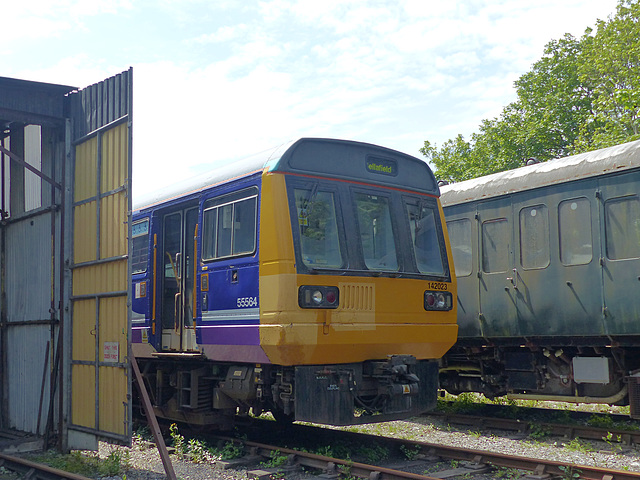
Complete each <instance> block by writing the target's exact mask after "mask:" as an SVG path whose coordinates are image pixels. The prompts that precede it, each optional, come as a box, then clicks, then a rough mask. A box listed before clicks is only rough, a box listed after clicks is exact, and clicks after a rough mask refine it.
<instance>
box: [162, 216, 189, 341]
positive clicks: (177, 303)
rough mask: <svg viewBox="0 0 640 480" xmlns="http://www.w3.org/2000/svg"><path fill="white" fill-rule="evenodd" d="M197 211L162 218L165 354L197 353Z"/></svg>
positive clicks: (163, 333)
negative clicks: (173, 352)
mask: <svg viewBox="0 0 640 480" xmlns="http://www.w3.org/2000/svg"><path fill="white" fill-rule="evenodd" d="M197 224H198V208H197V207H194V208H188V209H185V210H181V211H177V212H172V213H168V214H166V215H164V217H163V218H162V232H163V233H162V235H163V242H162V249H163V255H162V260H160V265H161V269H160V272H161V291H162V295H161V299H162V303H161V306H160V310H161V312H160V316H161V317H160V318H161V319H162V350H163V351H194V350H196V349H197V345H196V334H195V314H196V306H195V298H196V296H195V294H194V288H195V278H196V275H195V273H196V272H195V269H196V266H197V262H196V258H195V252H196V250H197V249H196V237H197V230H196V228H197Z"/></svg>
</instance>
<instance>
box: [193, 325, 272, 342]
mask: <svg viewBox="0 0 640 480" xmlns="http://www.w3.org/2000/svg"><path fill="white" fill-rule="evenodd" d="M198 329H199V330H200V332H201V334H202V337H201V338H202V340H201V341H200V342H199V343H200V344H201V345H260V326H259V325H216V326H206V327H198Z"/></svg>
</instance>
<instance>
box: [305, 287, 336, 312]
mask: <svg viewBox="0 0 640 480" xmlns="http://www.w3.org/2000/svg"><path fill="white" fill-rule="evenodd" d="M339 298H340V291H339V290H338V287H325V286H315V285H303V286H301V287H300V288H299V289H298V305H299V306H300V307H301V308H338V305H339V303H340V302H339Z"/></svg>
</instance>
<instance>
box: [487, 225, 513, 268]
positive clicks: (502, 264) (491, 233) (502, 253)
mask: <svg viewBox="0 0 640 480" xmlns="http://www.w3.org/2000/svg"><path fill="white" fill-rule="evenodd" d="M509 236H510V230H509V222H508V221H507V219H506V218H496V219H494V220H487V221H486V222H483V223H482V271H483V272H484V273H503V272H506V271H507V270H509Z"/></svg>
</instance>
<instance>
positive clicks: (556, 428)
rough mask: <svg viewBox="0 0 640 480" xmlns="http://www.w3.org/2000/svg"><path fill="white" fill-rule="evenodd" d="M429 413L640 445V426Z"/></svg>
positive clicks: (456, 421) (460, 421)
mask: <svg viewBox="0 0 640 480" xmlns="http://www.w3.org/2000/svg"><path fill="white" fill-rule="evenodd" d="M429 416H431V417H435V418H438V419H439V420H440V421H442V422H443V423H448V424H451V425H465V426H469V427H479V428H488V429H496V430H506V431H514V432H520V433H523V434H526V433H531V432H532V431H534V430H535V431H536V432H539V433H540V434H541V435H556V436H561V437H565V438H575V437H579V438H582V439H585V440H602V439H604V438H607V439H609V441H612V442H619V443H622V444H625V445H640V430H626V429H618V428H610V427H606V428H603V427H593V426H590V425H579V424H559V423H553V422H534V421H527V420H518V419H512V418H497V417H490V416H479V415H467V414H457V413H433V414H429Z"/></svg>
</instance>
